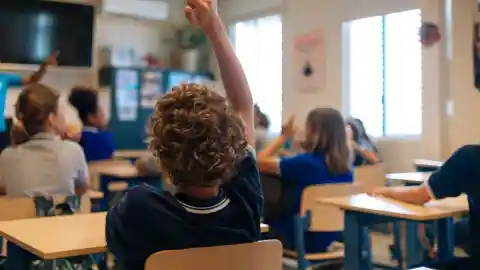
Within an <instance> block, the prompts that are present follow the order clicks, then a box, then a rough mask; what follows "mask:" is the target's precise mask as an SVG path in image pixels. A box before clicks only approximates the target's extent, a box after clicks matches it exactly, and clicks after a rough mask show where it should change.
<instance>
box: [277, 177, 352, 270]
mask: <svg viewBox="0 0 480 270" xmlns="http://www.w3.org/2000/svg"><path fill="white" fill-rule="evenodd" d="M358 190H359V188H358V186H357V185H355V184H328V185H314V186H310V187H307V188H306V189H305V190H304V191H303V194H302V201H301V206H300V213H299V214H298V215H296V216H295V217H293V222H294V246H295V250H293V251H292V250H284V252H283V253H284V255H285V256H286V257H290V258H295V259H296V260H297V262H298V269H299V270H306V269H307V268H308V267H310V266H312V265H316V266H327V265H332V264H339V265H342V264H343V258H344V257H343V256H344V251H343V245H342V244H340V243H339V245H338V246H337V247H336V248H335V249H333V250H331V251H326V252H321V253H306V251H305V232H307V231H310V232H333V231H343V228H344V213H343V211H342V210H340V209H338V208H336V207H331V206H327V205H322V204H319V203H316V202H315V201H316V199H318V198H328V197H343V196H348V195H352V194H355V193H358Z"/></svg>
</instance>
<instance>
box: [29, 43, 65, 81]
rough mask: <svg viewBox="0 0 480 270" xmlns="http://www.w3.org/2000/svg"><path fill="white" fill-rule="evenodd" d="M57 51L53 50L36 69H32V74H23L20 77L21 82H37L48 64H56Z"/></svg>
mask: <svg viewBox="0 0 480 270" xmlns="http://www.w3.org/2000/svg"><path fill="white" fill-rule="evenodd" d="M58 53H59V52H58V51H57V52H53V53H52V54H50V55H49V56H48V57H47V59H45V62H43V63H42V64H40V67H39V69H38V70H37V71H34V72H33V73H32V74H30V75H28V76H25V77H23V78H22V84H31V83H37V82H39V81H40V80H41V79H42V78H43V76H45V73H46V72H47V68H48V67H49V66H55V65H57V56H58Z"/></svg>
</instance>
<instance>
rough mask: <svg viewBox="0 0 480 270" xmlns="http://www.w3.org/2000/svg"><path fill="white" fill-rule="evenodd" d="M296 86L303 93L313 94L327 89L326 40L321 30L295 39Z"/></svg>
mask: <svg viewBox="0 0 480 270" xmlns="http://www.w3.org/2000/svg"><path fill="white" fill-rule="evenodd" d="M293 63H294V70H295V77H294V81H295V85H296V87H297V90H298V91H299V92H301V93H313V92H317V91H320V90H321V89H323V88H324V87H325V40H324V37H323V35H322V32H321V31H320V30H314V31H311V32H309V33H305V34H301V35H298V36H297V37H295V39H294V54H293Z"/></svg>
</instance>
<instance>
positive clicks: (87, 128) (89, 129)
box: [82, 126, 98, 133]
mask: <svg viewBox="0 0 480 270" xmlns="http://www.w3.org/2000/svg"><path fill="white" fill-rule="evenodd" d="M82 131H86V132H92V133H98V128H96V127H92V126H84V127H83V129H82Z"/></svg>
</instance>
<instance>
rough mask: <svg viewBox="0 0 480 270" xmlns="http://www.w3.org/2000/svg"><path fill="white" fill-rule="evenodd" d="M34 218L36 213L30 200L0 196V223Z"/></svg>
mask: <svg viewBox="0 0 480 270" xmlns="http://www.w3.org/2000/svg"><path fill="white" fill-rule="evenodd" d="M34 217H37V212H36V210H35V204H34V202H33V199H32V198H29V197H8V196H0V221H9V220H16V219H24V218H34Z"/></svg>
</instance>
